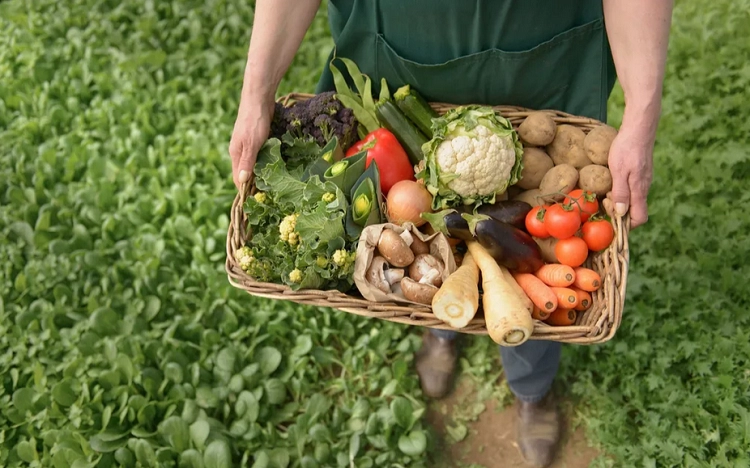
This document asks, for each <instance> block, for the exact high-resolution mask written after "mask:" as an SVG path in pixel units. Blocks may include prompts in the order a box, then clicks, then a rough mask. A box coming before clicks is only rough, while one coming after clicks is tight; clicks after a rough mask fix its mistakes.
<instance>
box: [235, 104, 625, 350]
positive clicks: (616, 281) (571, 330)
mask: <svg viewBox="0 0 750 468" xmlns="http://www.w3.org/2000/svg"><path fill="white" fill-rule="evenodd" d="M311 97H312V95H311V94H302V93H292V94H288V95H286V96H283V97H282V98H280V99H279V101H280V102H282V103H283V104H284V105H291V104H292V103H294V102H296V101H302V100H306V99H310V98H311ZM430 105H431V106H432V107H433V108H434V109H435V110H436V111H437V112H438V113H439V114H441V115H442V114H444V113H445V112H447V111H448V110H449V109H451V108H455V107H457V106H456V105H452V104H447V103H430ZM493 108H494V109H495V111H497V112H498V113H500V114H501V115H502V116H504V117H505V118H507V119H508V120H509V121H510V122H511V123H512V124H513V126H514V127H515V128H518V126H519V125H520V124H521V123H522V122H523V121H524V119H525V118H526V117H527V116H528V115H529V113H531V112H532V110H530V109H524V108H520V107H513V106H494V107H493ZM546 112H549V113H550V114H551V115H552V117H553V119H554V120H555V122H556V123H557V124H558V125H559V124H568V125H573V126H576V127H578V128H580V129H581V130H583V132H584V133H588V132H589V131H590V130H591V129H593V128H595V127H596V126H599V125H603V123H602V122H599V121H597V120H594V119H590V118H586V117H577V116H574V115H570V114H566V113H564V112H559V111H554V110H550V111H546ZM253 192H254V185H253V184H252V181H251V182H248V183H246V184H244V185H243V186H242V187H241V188H240V190H239V192H238V194H237V196H236V197H235V199H234V202H233V203H232V208H231V210H232V211H231V221H230V223H229V229H228V232H227V245H226V248H227V258H226V264H225V268H226V272H227V275H228V279H229V282H230V283H231V284H232V285H233V286H234V287H236V288H239V289H242V290H244V291H246V292H248V293H249V294H251V295H253V296H258V297H264V298H269V299H276V300H285V301H292V302H295V303H299V304H305V305H312V306H319V307H329V308H333V309H337V310H340V311H344V312H348V313H351V314H356V315H361V316H365V317H371V318H376V319H382V320H388V321H391V322H397V323H402V324H406V325H416V326H422V327H430V328H438V329H443V330H454V329H453V328H451V327H450V326H449V325H447V324H445V323H444V322H443V321H441V320H440V319H438V318H436V317H435V315H433V313H432V310H431V308H430V307H429V306H419V305H403V304H396V303H374V302H370V301H367V300H365V299H364V298H362V297H361V296H359V293H358V291H357V290H356V287H354V288H353V289H352V290H351V291H350V292H349V293H348V294H343V293H341V292H339V291H335V290H334V291H321V290H300V291H293V290H292V289H290V288H289V287H287V286H286V285H283V284H276V283H262V282H257V281H255V280H254V279H253V278H251V277H250V276H249V275H248V274H247V273H246V272H244V271H243V270H242V269H241V268H240V267H239V265H238V264H237V262H236V260H235V259H234V253H235V252H236V251H237V250H238V249H239V248H241V247H242V246H243V245H245V242H246V241H247V240H248V239H249V238H250V236H251V235H252V233H250V232H248V230H247V219H246V216H245V214H244V211H243V205H244V203H245V199H246V198H247V197H248V196H249V195H251V194H252V193H253ZM612 224H613V227H614V230H615V238H614V240H613V242H612V244H611V245H610V246H609V247H608V248H607V249H606V250H604V251H602V252H598V253H592V254H590V255H589V258H588V259H587V260H586V263H585V264H584V266H586V267H588V268H591V269H593V270H595V271H596V272H597V273H599V274H600V276H601V278H602V286H601V287H600V288H599V290H597V291H596V292H595V293H592V305H591V307H589V309H588V310H586V311H585V312H583V313H579V314H578V318H577V319H576V323H575V325H571V326H550V325H547V324H545V323H543V322H539V321H534V322H535V323H534V331H533V333H532V335H531V337H530V339H532V340H549V341H559V342H563V343H577V344H594V343H603V342H605V341H608V340H610V339H611V338H612V337H613V336H614V335H615V332H616V331H617V328H618V327H619V326H620V323H621V319H622V311H623V306H624V302H625V289H626V284H627V273H628V264H629V249H628V232H629V230H630V219H629V216H628V215H626V216H625V217H618V216H613V217H612ZM456 331H458V332H461V333H467V334H475V335H481V334H485V335H486V334H487V328H486V327H485V322H484V317H483V314H482V308H481V301H480V308H479V311H478V312H477V315H476V317H475V318H474V319H473V320H472V321H471V322H470V323H469V324H468V325H467V326H466V327H465V328H461V329H456Z"/></svg>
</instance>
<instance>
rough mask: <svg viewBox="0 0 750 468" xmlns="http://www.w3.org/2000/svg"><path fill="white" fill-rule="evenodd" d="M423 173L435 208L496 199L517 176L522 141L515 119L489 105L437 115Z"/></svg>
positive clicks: (426, 145) (492, 201)
mask: <svg viewBox="0 0 750 468" xmlns="http://www.w3.org/2000/svg"><path fill="white" fill-rule="evenodd" d="M435 122H436V127H435V132H434V137H433V139H432V140H430V141H428V142H427V143H425V145H424V146H423V148H422V149H423V151H424V153H425V156H426V164H425V165H424V167H423V170H422V171H421V172H420V173H419V177H420V178H422V179H424V181H425V186H426V187H427V189H428V190H429V191H430V193H432V195H433V208H434V209H446V208H451V207H455V206H459V205H472V204H475V203H477V202H480V203H494V201H495V196H496V195H497V194H500V193H503V192H505V191H506V190H507V189H508V187H509V186H510V185H513V184H515V183H516V182H518V179H519V175H520V173H521V169H522V164H521V156H522V153H523V150H522V145H521V143H520V141H519V139H518V135H517V134H516V132H515V130H514V129H513V126H512V125H511V123H510V122H509V121H508V120H506V119H505V118H503V117H502V116H500V115H497V114H496V113H495V111H494V110H493V109H492V108H490V107H482V106H464V107H458V108H456V109H453V110H451V111H449V112H448V113H446V114H445V116H443V117H442V118H440V119H436V120H435Z"/></svg>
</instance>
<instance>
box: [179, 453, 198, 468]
mask: <svg viewBox="0 0 750 468" xmlns="http://www.w3.org/2000/svg"><path fill="white" fill-rule="evenodd" d="M179 466H180V468H203V467H204V465H203V456H202V455H201V453H200V452H199V451H197V450H195V449H188V450H185V451H184V452H182V453H181V454H180V459H179Z"/></svg>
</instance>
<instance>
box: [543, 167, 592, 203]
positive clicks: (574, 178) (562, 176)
mask: <svg viewBox="0 0 750 468" xmlns="http://www.w3.org/2000/svg"><path fill="white" fill-rule="evenodd" d="M597 167H602V166H597ZM577 183H578V171H577V170H576V168H575V167H573V166H571V165H570V164H560V165H559V166H555V167H553V168H552V169H550V170H549V171H548V172H547V174H545V175H544V178H542V182H541V184H539V190H540V191H541V192H542V194H544V195H549V196H548V197H545V198H546V199H547V200H556V201H559V200H562V199H563V198H565V197H564V195H559V194H558V193H563V194H568V193H569V192H570V191H571V190H573V189H574V188H575V187H576V184H577Z"/></svg>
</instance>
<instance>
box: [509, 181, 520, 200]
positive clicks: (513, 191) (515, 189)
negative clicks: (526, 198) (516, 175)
mask: <svg viewBox="0 0 750 468" xmlns="http://www.w3.org/2000/svg"><path fill="white" fill-rule="evenodd" d="M521 192H523V189H522V188H521V187H519V186H518V184H515V185H511V186H510V187H508V190H507V191H506V192H505V193H507V194H508V199H509V200H514V199H515V198H516V197H517V196H518V195H520V194H521Z"/></svg>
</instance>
